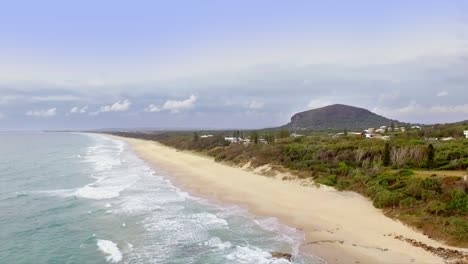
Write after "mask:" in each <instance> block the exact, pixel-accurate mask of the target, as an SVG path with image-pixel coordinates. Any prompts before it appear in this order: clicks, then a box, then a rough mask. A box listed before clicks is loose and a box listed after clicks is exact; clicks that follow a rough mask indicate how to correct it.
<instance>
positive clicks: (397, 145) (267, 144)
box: [117, 126, 468, 246]
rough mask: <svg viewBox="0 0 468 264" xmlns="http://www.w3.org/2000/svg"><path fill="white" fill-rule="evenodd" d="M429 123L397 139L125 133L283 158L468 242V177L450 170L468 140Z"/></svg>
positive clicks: (225, 152)
mask: <svg viewBox="0 0 468 264" xmlns="http://www.w3.org/2000/svg"><path fill="white" fill-rule="evenodd" d="M427 129H429V130H430V132H427V131H426V128H425V129H423V130H421V131H419V130H417V131H409V132H407V133H402V132H394V133H392V134H391V135H392V140H390V141H384V140H379V139H365V138H363V137H362V136H354V135H347V136H342V137H331V136H329V135H327V134H316V133H315V134H309V135H307V136H302V137H290V136H289V131H288V132H287V133H286V132H285V131H284V130H280V131H273V130H269V131H247V133H244V132H239V131H236V132H234V134H235V136H239V138H242V136H241V135H244V134H246V135H249V137H250V142H249V143H245V142H244V143H233V144H230V143H229V142H227V141H225V140H224V136H230V135H232V131H226V132H222V131H218V132H213V131H210V134H213V135H214V136H213V137H208V138H201V137H199V136H198V133H191V132H173V133H159V134H158V133H155V134H148V133H145V134H143V133H117V134H118V135H121V136H129V137H137V138H145V139H150V140H156V141H159V142H161V143H163V144H166V145H169V146H172V147H175V148H178V149H183V150H192V151H199V152H203V153H205V154H207V155H210V156H212V157H214V158H215V160H216V161H222V162H228V163H232V164H238V165H242V164H245V163H247V162H250V164H251V165H252V166H261V165H265V164H274V165H278V166H281V167H284V168H287V169H289V170H291V171H292V172H297V175H298V177H302V178H308V177H310V178H313V179H314V181H315V182H316V183H320V184H324V185H328V186H333V187H335V188H337V189H338V190H349V191H355V192H358V193H360V194H362V195H364V196H367V197H369V199H371V200H372V202H373V204H374V206H375V207H377V208H382V209H383V210H384V212H385V213H386V214H387V215H388V216H390V217H394V218H397V219H400V220H402V221H404V222H405V223H407V224H409V225H411V226H414V227H416V228H418V229H420V230H422V231H423V232H424V233H426V234H427V235H430V236H432V237H435V238H439V239H442V240H445V241H448V242H449V243H450V244H452V245H458V246H468V194H467V193H468V183H467V182H465V181H464V180H463V178H462V177H461V175H463V172H460V173H459V174H458V173H446V172H445V171H444V170H458V171H461V170H467V169H468V140H467V139H461V138H459V139H454V140H451V141H446V142H445V141H433V140H431V139H427V138H426V139H425V138H424V137H423V136H422V135H425V134H426V133H434V134H440V135H442V134H443V135H446V134H445V133H447V131H451V129H449V128H446V127H444V126H440V127H439V130H435V129H434V128H433V127H431V128H427ZM391 130H393V128H391ZM429 169H430V171H429Z"/></svg>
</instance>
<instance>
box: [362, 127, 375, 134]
mask: <svg viewBox="0 0 468 264" xmlns="http://www.w3.org/2000/svg"><path fill="white" fill-rule="evenodd" d="M374 131H375V128H373V127H369V128H368V129H366V130H364V132H366V133H371V134H372V133H374Z"/></svg>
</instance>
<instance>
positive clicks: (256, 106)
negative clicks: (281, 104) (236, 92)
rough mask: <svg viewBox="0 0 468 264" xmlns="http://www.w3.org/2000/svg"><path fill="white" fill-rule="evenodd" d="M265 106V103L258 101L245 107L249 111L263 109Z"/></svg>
mask: <svg viewBox="0 0 468 264" xmlns="http://www.w3.org/2000/svg"><path fill="white" fill-rule="evenodd" d="M264 105H265V104H264V103H263V102H258V101H255V100H252V101H250V102H247V104H246V105H245V107H246V108H248V109H252V110H254V109H262V108H263V106H264Z"/></svg>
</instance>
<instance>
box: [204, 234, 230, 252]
mask: <svg viewBox="0 0 468 264" xmlns="http://www.w3.org/2000/svg"><path fill="white" fill-rule="evenodd" d="M200 245H203V246H207V247H211V248H217V249H221V250H223V249H228V248H231V247H232V244H231V243H230V242H228V241H226V242H223V241H221V239H220V238H219V237H212V238H210V239H209V240H207V241H205V242H203V243H201V244H200Z"/></svg>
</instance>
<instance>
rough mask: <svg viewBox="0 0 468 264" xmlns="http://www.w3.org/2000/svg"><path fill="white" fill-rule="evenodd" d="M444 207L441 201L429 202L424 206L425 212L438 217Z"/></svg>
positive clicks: (443, 210)
mask: <svg viewBox="0 0 468 264" xmlns="http://www.w3.org/2000/svg"><path fill="white" fill-rule="evenodd" d="M445 209H446V205H445V203H443V202H441V201H431V202H430V203H428V204H427V206H426V212H428V213H430V214H435V215H440V214H443V213H444V212H445Z"/></svg>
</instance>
